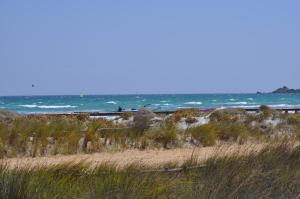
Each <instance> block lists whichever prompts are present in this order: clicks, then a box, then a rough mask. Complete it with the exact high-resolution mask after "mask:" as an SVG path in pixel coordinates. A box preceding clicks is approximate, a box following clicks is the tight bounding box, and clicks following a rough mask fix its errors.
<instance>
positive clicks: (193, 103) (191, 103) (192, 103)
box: [184, 102, 202, 105]
mask: <svg viewBox="0 0 300 199" xmlns="http://www.w3.org/2000/svg"><path fill="white" fill-rule="evenodd" d="M184 104H190V105H195V104H198V105H200V104H202V102H186V103H184Z"/></svg>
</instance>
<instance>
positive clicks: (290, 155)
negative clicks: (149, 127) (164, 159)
mask: <svg viewBox="0 0 300 199" xmlns="http://www.w3.org/2000/svg"><path fill="white" fill-rule="evenodd" d="M292 145H294V143H293V142H283V143H280V144H278V143H275V144H273V145H270V146H268V147H266V148H265V149H264V150H262V151H260V152H258V153H252V154H250V155H247V156H241V155H238V153H237V154H236V155H233V156H228V157H224V156H223V157H222V156H220V154H222V153H221V151H216V156H215V157H212V158H211V159H209V160H207V161H206V162H204V166H201V165H203V164H201V165H198V163H197V162H196V161H193V159H191V160H189V161H187V162H186V164H184V165H183V166H182V167H181V168H182V169H177V170H164V169H157V170H155V169H151V168H145V167H143V165H138V164H135V165H130V166H128V167H127V168H124V169H122V170H120V169H117V168H116V167H115V166H114V165H109V164H103V165H100V166H98V167H97V168H94V169H90V168H89V167H88V165H84V164H82V163H79V164H68V165H59V166H50V167H37V168H31V169H30V168H26V167H25V168H24V167H22V168H23V169H21V168H17V169H8V168H7V167H5V166H2V167H0V197H1V198H23V199H26V198H31V199H34V198H45V199H47V198H297V197H298V195H299V194H300V178H299V177H300V176H299V174H300V148H299V147H291V146H292ZM165 167H167V165H162V168H165ZM172 167H173V166H172V164H169V169H171V168H172Z"/></svg>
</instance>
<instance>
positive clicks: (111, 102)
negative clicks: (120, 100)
mask: <svg viewBox="0 0 300 199" xmlns="http://www.w3.org/2000/svg"><path fill="white" fill-rule="evenodd" d="M105 103H106V104H117V102H115V101H108V102H105Z"/></svg>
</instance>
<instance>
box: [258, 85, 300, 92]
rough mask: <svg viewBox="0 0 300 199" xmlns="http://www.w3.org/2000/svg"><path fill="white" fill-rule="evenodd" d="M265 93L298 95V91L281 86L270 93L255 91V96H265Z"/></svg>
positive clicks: (299, 90)
mask: <svg viewBox="0 0 300 199" xmlns="http://www.w3.org/2000/svg"><path fill="white" fill-rule="evenodd" d="M267 93H275V94H277V93H279V94H280V93H300V89H292V88H288V87H287V86H283V87H281V88H277V89H276V90H274V91H272V92H266V93H265V92H260V91H257V92H256V94H267Z"/></svg>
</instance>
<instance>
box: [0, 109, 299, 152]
mask: <svg viewBox="0 0 300 199" xmlns="http://www.w3.org/2000/svg"><path fill="white" fill-rule="evenodd" d="M261 109H262V111H261V113H257V114H249V113H247V112H245V111H244V110H240V109H231V110H230V109H229V110H218V111H213V112H211V113H205V114H206V116H207V115H209V119H210V122H209V123H208V124H205V125H203V126H193V125H191V124H193V123H194V122H195V121H196V120H197V119H196V118H199V117H200V116H201V114H202V116H203V114H204V113H201V112H200V111H199V110H197V109H187V110H178V111H176V112H175V113H174V114H173V115H172V116H170V117H166V118H165V119H164V120H163V121H162V122H161V123H160V124H159V125H156V126H154V127H152V128H150V129H146V130H145V131H143V132H140V131H138V130H137V129H135V128H131V127H130V126H125V125H122V124H118V123H115V122H113V121H108V120H105V119H101V118H99V119H90V118H89V117H88V116H87V115H84V114H83V115H69V116H49V115H44V116H41V115H39V116H38V115H36V116H34V115H33V116H27V117H21V118H17V119H15V120H11V121H5V122H3V121H2V122H0V157H18V156H33V157H34V156H44V155H47V154H48V153H50V152H49V150H50V151H51V153H50V154H52V155H55V154H66V155H67V154H76V153H79V152H80V153H92V152H102V151H116V150H126V149H132V148H135V149H147V148H166V149H168V148H175V147H181V146H183V145H185V146H186V145H197V146H200V145H201V146H211V145H214V144H217V143H219V142H238V143H239V144H243V143H245V142H247V141H248V140H262V141H266V140H270V139H273V137H276V136H277V135H280V136H290V137H297V138H298V139H300V133H299V132H300V114H282V113H279V112H276V111H274V110H271V109H269V108H268V107H262V108H261ZM122 117H123V119H126V118H127V119H128V118H129V117H131V116H130V115H123V116H122ZM182 118H185V120H182ZM268 120H269V121H273V120H274V121H276V120H278V121H279V123H278V124H276V125H270V124H268V123H266V121H268ZM176 121H180V122H186V123H187V124H188V125H187V126H188V127H189V128H188V129H186V130H183V129H179V128H178V126H177V123H176ZM82 139H83V141H82V143H81V145H82V147H81V148H82V150H80V147H79V142H80V140H82ZM88 145H89V148H88ZM51 147H52V148H53V149H52V148H51ZM47 151H48V152H47Z"/></svg>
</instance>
